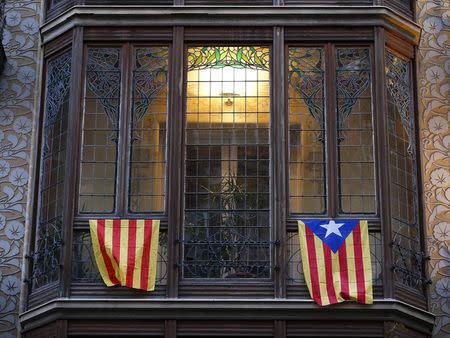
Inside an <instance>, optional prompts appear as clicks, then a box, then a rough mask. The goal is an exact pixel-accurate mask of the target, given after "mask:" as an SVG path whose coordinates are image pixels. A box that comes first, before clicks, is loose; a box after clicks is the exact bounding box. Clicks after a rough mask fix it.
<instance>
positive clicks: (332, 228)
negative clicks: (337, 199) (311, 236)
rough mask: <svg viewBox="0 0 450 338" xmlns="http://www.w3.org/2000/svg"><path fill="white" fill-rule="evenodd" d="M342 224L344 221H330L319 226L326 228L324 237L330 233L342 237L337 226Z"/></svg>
mask: <svg viewBox="0 0 450 338" xmlns="http://www.w3.org/2000/svg"><path fill="white" fill-rule="evenodd" d="M343 225H344V223H335V222H334V221H330V222H329V223H328V224H321V225H320V226H321V227H322V228H325V229H327V233H326V234H325V238H327V237H328V236H330V234H335V235H338V236H339V237H342V234H341V232H340V231H339V228H340V227H341V226H343Z"/></svg>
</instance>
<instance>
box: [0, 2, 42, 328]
mask: <svg viewBox="0 0 450 338" xmlns="http://www.w3.org/2000/svg"><path fill="white" fill-rule="evenodd" d="M40 8H41V5H40V1H33V0H7V1H6V7H5V28H4V32H3V46H4V48H5V53H6V57H7V63H6V66H5V69H4V71H3V74H2V75H1V76H0V337H15V336H16V334H17V329H18V317H17V314H18V311H19V301H20V289H21V266H22V261H23V260H22V259H23V258H22V256H23V243H24V235H25V227H26V226H29V224H26V218H27V210H26V205H27V194H28V184H29V183H30V182H29V177H30V173H29V171H30V170H29V169H30V154H31V152H30V149H31V146H32V142H31V141H32V133H33V130H32V129H33V128H32V126H33V121H34V119H35V118H36V117H37V115H36V110H35V96H36V94H37V92H36V91H37V90H38V89H39V84H38V81H37V80H36V79H37V74H38V53H39V16H40Z"/></svg>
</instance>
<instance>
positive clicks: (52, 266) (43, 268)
mask: <svg viewBox="0 0 450 338" xmlns="http://www.w3.org/2000/svg"><path fill="white" fill-rule="evenodd" d="M62 227H63V225H62V219H61V217H56V218H54V219H50V220H46V221H45V222H40V223H39V226H38V229H37V232H38V233H37V241H36V248H35V252H34V253H33V255H32V259H33V272H32V274H31V280H32V287H33V288H35V289H37V288H39V287H41V286H44V285H46V284H49V283H51V282H55V281H57V280H58V279H59V274H60V270H61V265H60V264H61V263H60V259H61V247H62V244H63V240H62Z"/></svg>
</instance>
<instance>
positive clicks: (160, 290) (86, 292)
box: [70, 283, 166, 299]
mask: <svg viewBox="0 0 450 338" xmlns="http://www.w3.org/2000/svg"><path fill="white" fill-rule="evenodd" d="M70 295H71V296H72V297H80V298H81V297H87V298H89V297H96V298H112V297H114V298H116V297H119V298H128V297H132V298H134V299H143V298H147V299H148V298H159V297H165V295H166V286H164V285H157V286H156V287H155V291H153V292H145V291H140V290H135V289H129V288H125V287H110V288H108V287H107V286H104V285H100V284H82V283H73V284H72V286H71V289H70Z"/></svg>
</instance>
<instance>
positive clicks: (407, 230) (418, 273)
mask: <svg viewBox="0 0 450 338" xmlns="http://www.w3.org/2000/svg"><path fill="white" fill-rule="evenodd" d="M386 81H387V83H386V85H387V89H388V90H387V99H388V132H389V172H390V177H391V186H390V195H391V199H390V202H391V203H390V207H391V217H392V218H391V222H392V229H393V259H394V276H395V279H396V280H397V281H399V282H401V283H403V284H405V285H408V286H410V287H413V288H418V289H421V288H422V282H423V280H424V278H423V277H424V276H423V271H422V266H423V259H424V254H423V252H422V251H421V245H420V229H419V224H418V216H417V210H418V201H417V181H416V177H417V176H416V171H415V163H416V155H415V151H414V149H415V144H414V121H413V117H412V110H411V109H412V97H411V87H410V86H411V75H410V63H409V62H407V61H404V60H402V59H400V58H398V57H396V56H394V55H393V54H392V53H389V52H386Z"/></svg>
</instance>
